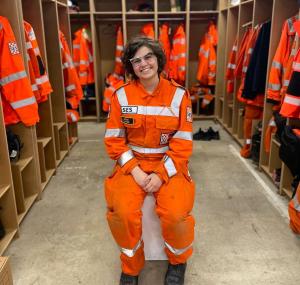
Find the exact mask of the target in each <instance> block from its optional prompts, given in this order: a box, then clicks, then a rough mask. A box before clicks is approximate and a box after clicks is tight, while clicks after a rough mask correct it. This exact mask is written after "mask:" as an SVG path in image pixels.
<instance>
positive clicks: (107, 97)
mask: <svg viewBox="0 0 300 285" xmlns="http://www.w3.org/2000/svg"><path fill="white" fill-rule="evenodd" d="M105 84H106V87H105V89H104V93H103V101H102V110H103V111H104V112H108V111H109V107H110V104H111V97H112V95H113V93H114V92H115V90H116V88H118V87H119V86H121V85H123V84H124V77H123V76H120V75H118V74H116V73H111V74H108V75H107V76H106V79H105Z"/></svg>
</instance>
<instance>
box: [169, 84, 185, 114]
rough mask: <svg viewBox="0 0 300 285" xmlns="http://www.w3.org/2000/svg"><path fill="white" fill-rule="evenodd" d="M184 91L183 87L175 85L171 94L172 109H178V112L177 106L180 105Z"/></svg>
mask: <svg viewBox="0 0 300 285" xmlns="http://www.w3.org/2000/svg"><path fill="white" fill-rule="evenodd" d="M184 93H185V90H184V89H183V88H181V87H177V88H176V91H175V94H174V96H173V99H172V102H171V108H172V110H178V113H179V107H180V105H181V101H182V98H183V95H184Z"/></svg>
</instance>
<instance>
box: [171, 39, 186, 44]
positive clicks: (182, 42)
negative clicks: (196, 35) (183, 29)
mask: <svg viewBox="0 0 300 285" xmlns="http://www.w3.org/2000/svg"><path fill="white" fill-rule="evenodd" d="M175 44H181V45H184V44H185V38H181V39H175V40H173V45H175Z"/></svg>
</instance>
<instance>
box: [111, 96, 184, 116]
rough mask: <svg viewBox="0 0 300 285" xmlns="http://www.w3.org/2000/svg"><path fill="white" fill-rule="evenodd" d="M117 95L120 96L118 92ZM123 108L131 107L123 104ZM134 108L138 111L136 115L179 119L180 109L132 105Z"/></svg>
mask: <svg viewBox="0 0 300 285" xmlns="http://www.w3.org/2000/svg"><path fill="white" fill-rule="evenodd" d="M116 93H117V96H118V91H117V92H116ZM118 98H119V97H118ZM126 100H127V99H126ZM119 101H120V100H119ZM121 106H122V107H130V106H131V105H126V104H122V105H121ZM132 107H134V108H135V109H136V110H137V111H136V113H135V114H139V115H153V116H168V117H179V107H172V108H170V107H161V106H136V105H132ZM122 114H124V113H122Z"/></svg>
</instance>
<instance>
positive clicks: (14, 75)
mask: <svg viewBox="0 0 300 285" xmlns="http://www.w3.org/2000/svg"><path fill="white" fill-rule="evenodd" d="M25 77H27V74H26V72H25V71H24V70H23V71H19V72H16V73H12V74H10V75H8V76H6V77H3V78H1V79H0V84H1V85H2V86H4V85H6V84H9V83H11V82H14V81H16V80H19V79H22V78H25Z"/></svg>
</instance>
